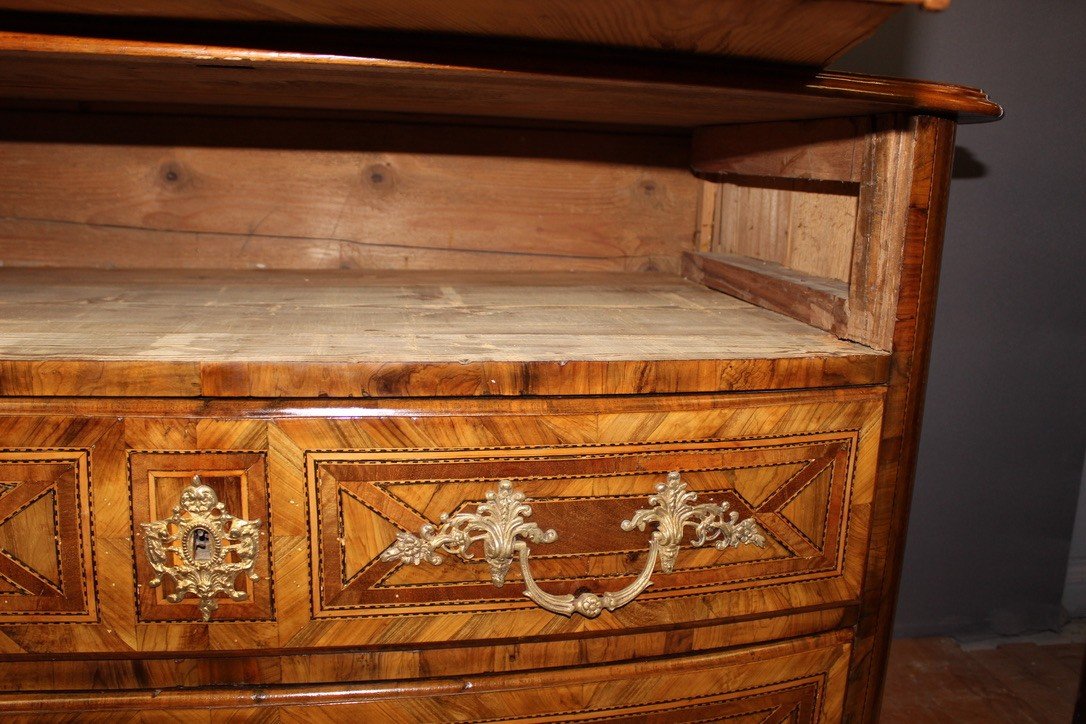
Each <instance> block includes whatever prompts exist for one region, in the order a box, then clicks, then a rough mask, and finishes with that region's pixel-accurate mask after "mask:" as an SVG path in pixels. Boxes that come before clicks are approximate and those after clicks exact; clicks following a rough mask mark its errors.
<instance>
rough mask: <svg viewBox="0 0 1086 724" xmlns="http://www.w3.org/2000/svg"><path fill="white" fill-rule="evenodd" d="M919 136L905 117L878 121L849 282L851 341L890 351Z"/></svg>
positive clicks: (868, 160)
mask: <svg viewBox="0 0 1086 724" xmlns="http://www.w3.org/2000/svg"><path fill="white" fill-rule="evenodd" d="M913 145H914V131H912V130H911V129H910V128H909V121H908V120H906V119H905V118H904V117H901V116H884V117H880V118H878V119H877V120H876V125H875V133H873V134H872V135H871V137H870V138H869V140H868V150H867V154H866V158H865V161H864V172H863V182H862V183H861V184H860V197H859V212H858V214H857V223H856V238H855V241H854V242H853V245H852V250H853V251H852V271H851V273H850V277H849V298H848V333H847V335H845V336H846V337H847V338H848V339H854V340H857V341H862V342H865V343H868V344H871V345H873V346H875V347H878V348H879V349H890V347H891V344H892V343H893V336H894V324H895V322H896V321H897V306H898V295H897V291H898V287H899V284H900V281H901V264H902V255H903V254H904V249H905V241H906V238H905V230H906V225H907V223H908V219H909V200H910V193H911V189H912V186H911V185H912V184H914V183H916V181H915V179H914V170H913Z"/></svg>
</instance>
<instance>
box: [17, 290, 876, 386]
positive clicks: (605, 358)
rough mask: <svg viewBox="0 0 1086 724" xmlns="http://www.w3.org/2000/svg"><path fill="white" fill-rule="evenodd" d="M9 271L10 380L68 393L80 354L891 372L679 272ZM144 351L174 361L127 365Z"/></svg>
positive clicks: (173, 375)
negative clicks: (710, 288) (693, 280)
mask: <svg viewBox="0 0 1086 724" xmlns="http://www.w3.org/2000/svg"><path fill="white" fill-rule="evenodd" d="M0 279H2V282H3V283H2V284H0V310H2V313H0V359H2V360H3V363H2V364H0V390H2V391H3V392H4V393H5V394H9V395H14V394H62V392H61V390H68V389H71V387H72V386H73V385H75V386H76V388H78V386H79V384H80V378H79V376H78V374H79V373H80V372H81V371H82V372H85V374H86V375H87V376H88V377H90V378H91V381H92V383H93V384H94V389H95V392H96V393H97V394H121V395H136V394H155V393H154V392H153V390H154V389H156V388H157V386H158V385H159V383H162V385H163V386H164V387H166V388H168V389H171V390H176V391H178V392H181V391H183V390H185V389H189V390H190V394H191V393H192V391H193V390H199V391H200V392H201V393H203V394H215V395H225V396H273V397H278V396H283V395H286V396H304V395H310V394H312V395H323V394H328V395H340V396H358V395H382V396H388V395H397V394H400V395H410V396H425V395H442V396H445V395H454V394H489V395H494V394H499V395H503V394H524V393H525V392H527V391H528V390H532V391H533V392H536V393H544V391H549V392H551V393H560V394H612V393H618V392H621V391H626V392H635V391H647V390H648V389H651V390H653V391H658V392H663V391H667V390H668V389H670V388H678V389H681V390H683V391H697V390H705V388H706V387H708V388H710V389H712V390H715V389H717V388H719V387H721V386H726V387H728V388H729V389H758V388H759V387H761V386H763V385H767V386H769V388H776V387H779V386H785V385H788V386H799V385H800V384H803V385H807V384H810V385H818V384H820V381H821V384H839V383H842V382H845V381H852V382H861V383H870V382H877V381H879V379H880V377H881V376H882V375H884V374H885V369H884V368H883V367H884V366H883V365H882V360H884V359H885V355H882V354H878V353H874V352H872V351H871V350H870V349H868V348H866V347H863V346H861V345H857V344H854V343H851V342H842V341H841V340H839V339H837V338H836V337H834V336H833V335H830V334H826V333H825V332H822V331H819V330H817V329H814V328H813V327H810V326H808V325H805V324H802V323H800V322H797V321H794V320H791V319H788V318H787V317H784V316H782V315H778V314H775V313H773V312H770V311H767V310H764V309H761V308H758V307H755V306H753V305H750V304H747V303H745V302H742V301H740V300H738V299H734V298H731V297H728V296H725V295H721V294H717V293H715V292H712V291H710V290H707V289H705V288H704V287H701V286H698V285H696V284H694V283H692V282H689V281H686V280H683V279H681V278H680V277H678V276H675V275H669V274H644V273H642V274H627V273H623V274H614V273H612V274H587V273H552V274H546V275H543V274H517V273H505V274H501V273H490V274H484V273H474V274H472V273H466V272H460V273H452V272H437V271H433V272H381V273H369V274H362V273H359V272H335V271H325V272H286V271H280V272H271V271H265V272H238V271H217V272H210V271H204V272H197V271H189V272H186V271H178V270H172V271H169V272H167V271H103V270H44V269H3V270H0ZM69 361H71V362H72V364H71V365H70V366H69V365H68V362H69ZM95 363H97V364H98V365H99V367H98V368H94V367H92V366H89V365H93V364H95ZM43 365H44V367H43ZM148 366H150V369H152V370H158V369H159V366H160V367H161V369H162V370H164V371H163V372H162V374H161V375H158V376H152V377H150V378H149V379H148V380H143V379H142V378H131V377H128V378H126V377H125V376H124V375H123V374H122V373H121V372H119V371H117V370H141V369H144V370H145V369H148ZM96 369H98V370H99V371H101V370H104V371H106V372H109V371H110V370H113V371H112V372H109V373H108V374H106V375H105V376H104V377H101V378H97V377H95V376H94V373H95V370H96ZM605 373H611V374H605ZM192 374H195V375H197V377H196V378H195V379H191V378H187V377H186V375H192ZM794 375H798V377H797V376H794ZM841 375H843V377H842V376H841ZM96 379H98V380H100V381H98V382H93V381H94V380H96ZM175 381H177V382H182V383H186V384H189V385H192V387H188V388H186V387H185V386H183V385H177V386H175V385H173V382H175ZM801 381H802V382H801ZM58 385H59V386H58ZM110 385H115V386H113V387H110ZM762 388H763V389H764V388H765V387H762ZM50 390H53V391H52V392H50ZM110 390H112V392H110ZM673 391H674V390H673Z"/></svg>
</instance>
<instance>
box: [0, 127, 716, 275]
mask: <svg viewBox="0 0 1086 724" xmlns="http://www.w3.org/2000/svg"><path fill="white" fill-rule="evenodd" d="M6 119H7V120H8V121H10V122H11V123H12V124H13V128H14V129H15V130H14V131H13V133H14V134H16V135H28V136H30V137H37V138H41V139H42V140H40V141H32V140H30V141H28V140H22V139H20V140H19V141H8V142H0V263H2V264H3V265H4V266H20V265H46V266H73V265H76V266H88V265H93V266H98V267H104V268H117V267H120V268H126V267H127V268H132V267H154V268H176V267H194V268H223V267H225V268H261V269H263V268H271V269H275V268H295V269H304V268H368V269H373V268H377V269H388V268H393V269H419V268H454V269H479V268H485V269H492V270H500V269H524V270H541V271H542V270H628V271H635V270H645V269H656V270H664V271H677V270H678V256H679V254H680V253H681V250H683V249H685V248H691V245H692V239H693V236H694V232H695V223H696V208H697V204H698V195H699V182H698V181H697V180H696V179H694V178H692V177H691V176H690V174H689V172H687V171H686V170H684V169H683V168H681V167H679V166H678V165H677V163H676V159H677V158H681V157H682V155H683V151H682V150H681V149H682V147H683V142H682V141H681V140H679V139H674V138H670V137H637V136H631V137H627V138H619V139H618V140H615V139H614V138H611V139H608V138H606V137H603V136H602V135H599V134H584V133H580V134H578V133H570V134H562V133H554V132H550V133H548V132H542V131H535V132H533V131H521V132H515V131H496V130H491V129H447V128H441V127H438V128H429V127H425V126H422V127H416V129H415V130H414V138H412V137H411V130H410V129H403V128H400V129H395V128H393V127H389V126H385V125H380V124H349V123H346V124H344V123H339V124H336V123H320V122H316V123H313V125H312V127H308V126H306V124H304V123H290V122H279V123H278V124H275V123H271V124H269V126H270V127H269V128H266V129H260V128H259V126H258V124H255V123H253V122H251V121H245V120H241V121H238V122H236V123H235V124H234V127H233V128H232V129H226V130H221V129H220V130H219V131H214V130H212V129H211V128H210V127H209V125H210V124H208V123H207V121H206V120H201V119H186V118H175V119H172V123H175V124H178V125H179V126H180V129H179V130H176V131H171V129H170V127H169V124H170V123H171V119H164V118H159V119H152V120H150V121H140V120H135V119H132V118H128V119H117V118H106V119H101V118H94V117H91V118H90V119H77V118H73V117H66V116H64V115H63V114H61V115H54V114H18V113H13V114H10V115H8V116H7V117H6ZM23 124H26V125H28V126H39V125H43V124H44V125H45V126H52V132H50V131H49V130H48V129H30V128H28V129H27V130H25V131H20V130H19V128H18V127H19V126H21V125H23ZM63 124H77V125H83V124H89V125H90V126H92V127H93V128H92V129H91V130H83V131H73V132H70V133H67V132H65V131H64V130H63V129H61V128H58V126H60V125H63ZM108 124H117V125H119V128H115V129H113V130H111V131H109V132H107V134H106V135H105V136H104V137H103V138H100V139H95V136H94V131H95V130H98V131H100V130H102V129H103V127H104V126H106V125H108ZM227 125H230V124H227ZM246 132H250V133H251V134H252V136H251V137H250V138H248V139H247V140H246V139H244V136H245V133H246ZM205 133H206V135H202V134H205ZM73 134H74V139H72V136H73ZM303 134H317V135H318V136H323V140H319V141H315V142H314V141H309V140H307V139H305V138H299V136H300V135H303ZM324 134H329V135H324ZM126 136H127V137H129V138H131V140H128V141H126V140H125V138H126ZM329 136H331V137H329ZM66 138H67V139H72V140H71V142H64V143H62V144H58V143H55V142H53V141H54V139H66ZM164 138H165V139H166V143H163V142H162V140H163V139H164ZM173 138H177V139H178V140H180V141H181V142H182V144H184V145H174V144H170V143H169V141H170V140H172V139H173ZM292 138H293V139H294V140H293V142H294V143H296V144H298V147H297V148H289V147H285V144H288V143H291V139H292ZM106 139H108V140H109V142H108V143H103V142H102V141H105V140H106ZM201 139H203V140H201ZM262 141H266V142H267V143H268V145H270V146H272V147H262V146H261V145H260V144H261V142H262ZM337 142H338V143H340V144H342V145H344V146H346V147H347V149H348V150H341V149H337V148H336V143H337ZM235 143H236V144H238V145H239V146H241V147H235V146H232V145H228V144H235ZM592 145H598V148H597V149H595V150H593V149H591V148H589V147H590V146H592ZM313 146H316V147H315V148H314V147H313ZM412 146H414V148H415V149H419V150H415V151H413V150H411V149H412ZM638 146H648V147H649V148H648V149H646V148H640V149H639V148H637V147H638ZM562 147H565V150H559V149H560V148H562ZM355 149H358V150H355ZM548 150H555V151H556V153H557V155H558V157H557V158H542V157H540V155H541V154H545V153H547V152H548ZM503 151H504V152H507V153H510V154H517V155H516V157H512V158H509V157H499V156H497V155H495V154H497V153H501V152H503ZM578 156H587V157H588V160H582V159H581V158H578ZM672 164H674V165H672Z"/></svg>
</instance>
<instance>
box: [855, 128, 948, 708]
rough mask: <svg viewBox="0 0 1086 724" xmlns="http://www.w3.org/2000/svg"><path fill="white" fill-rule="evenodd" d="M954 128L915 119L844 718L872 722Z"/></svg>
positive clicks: (897, 563) (897, 568) (904, 513)
mask: <svg viewBox="0 0 1086 724" xmlns="http://www.w3.org/2000/svg"><path fill="white" fill-rule="evenodd" d="M954 132H955V124H954V123H953V122H951V121H948V120H945V119H940V118H933V117H927V116H922V117H918V118H915V119H913V121H912V133H913V136H914V144H913V155H912V183H911V191H910V194H909V208H908V218H907V222H906V226H905V248H904V259H903V263H902V267H901V290H900V293H899V296H898V303H897V324H896V326H895V327H894V338H893V353H892V355H893V356H892V365H891V378H890V389H889V392H888V395H887V400H886V409H885V416H884V417H883V429H882V443H881V448H880V452H879V472H878V483H877V486H876V495H875V502H874V517H873V520H872V523H873V525H872V532H871V542H870V548H869V550H868V559H867V578H866V583H865V586H864V593H863V601H862V612H861V618H860V622H859V625H858V627H857V640H856V647H855V649H854V652H853V659H852V671H851V673H850V677H849V678H850V682H851V686H850V689H849V695H848V701H847V706H846V719H847V720H851V721H875V720H876V719H877V718H878V712H879V704H880V699H881V695H882V685H883V679H884V676H885V673H886V656H887V654H888V651H889V645H890V637H891V633H892V627H893V618H894V609H895V605H896V599H897V593H898V588H899V578H900V575H901V563H902V555H903V553H904V550H905V531H906V524H907V521H908V517H909V501H910V497H911V493H912V485H913V475H914V472H915V469H916V452H917V444H918V441H919V438H920V421H921V416H922V412H923V402H924V383H925V379H926V376H927V367H928V357H929V352H930V343H931V328H932V322H933V319H934V312H935V296H936V287H937V284H938V279H939V261H940V256H941V254H942V241H943V230H944V225H945V220H946V202H947V193H948V190H949V185H950V167H951V160H952V157H953V151H954Z"/></svg>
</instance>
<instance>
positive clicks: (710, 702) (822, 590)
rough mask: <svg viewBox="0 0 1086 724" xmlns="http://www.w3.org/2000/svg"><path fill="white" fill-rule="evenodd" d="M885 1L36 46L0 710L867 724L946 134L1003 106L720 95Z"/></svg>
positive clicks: (2, 489) (149, 716)
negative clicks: (641, 21) (805, 32)
mask: <svg viewBox="0 0 1086 724" xmlns="http://www.w3.org/2000/svg"><path fill="white" fill-rule="evenodd" d="M896 4H900V3H857V2H852V0H840V2H836V3H827V8H829V6H830V5H832V6H833V12H829V9H827V10H826V12H827V15H826V16H825V18H826V19H827V22H826V24H825V25H822V26H819V30H818V32H817V33H813V34H810V35H809V37H808V40H809V41H810V42H809V44H808V45H803V44H802V43H800V42H799V40H798V38H799V37H800V36H799V35H798V34H797V33H796V32H795V31H794V30H790V29H789V28H793V27H797V26H795V24H796V23H799V24H800V25H803V24H804V22H805V21H804V20H803V18H804V17H805V16H804V13H808V12H810V8H809V7H807V4H803V3H800V4H795V3H786V2H771V3H764V4H762V5H760V6H759V7H760V10H759V11H758V13H753V12H752V11H750V7H749V4H744V3H741V2H730V3H729V2H721V3H719V4H718V5H714V4H712V3H709V4H704V7H702V6H701V5H698V6H697V7H694V6H691V8H690V9H689V13H690V15H689V17H688V20H690V21H691V22H693V21H694V20H697V21H698V22H699V23H701V25H698V23H694V25H698V27H699V28H700V30H698V31H697V32H694V30H692V29H691V28H693V25H691V26H690V28H688V29H687V30H686V31H680V30H679V29H677V28H678V27H679V26H675V25H674V24H673V23H672V21H671V20H668V17H670V16H668V15H667V12H670V9H669V8H670V6H668V8H664V9H663V10H661V11H660V12H662V13H663V15H660V16H658V17H652V16H645V22H646V23H649V24H650V25H651V24H652V23H656V24H657V30H658V31H659V32H655V33H654V32H647V31H646V32H641V31H640V30H637V28H636V27H635V26H625V25H623V24H622V23H619V22H618V21H617V20H613V21H612V22H609V23H603V24H599V25H596V24H593V23H590V22H588V21H589V20H591V19H592V18H597V19H598V18H599V15H598V14H599V13H602V12H603V9H602V6H597V4H595V3H584V4H579V5H578V6H577V7H572V6H571V7H565V6H561V7H559V6H558V5H556V6H555V7H554V8H550V9H549V11H548V12H554V13H558V15H557V16H550V15H547V14H546V13H543V14H541V15H538V16H530V17H529V16H516V17H513V16H510V17H509V18H505V19H502V17H499V16H495V15H486V14H478V13H480V10H479V8H475V9H474V10H471V12H469V10H470V9H468V10H465V15H463V16H462V17H463V18H468V19H471V18H473V17H474V18H475V21H473V22H476V25H473V26H472V29H473V32H475V33H477V34H489V35H491V36H506V37H508V36H519V37H522V38H533V39H532V40H522V41H519V43H517V44H510V43H509V41H507V40H495V39H493V38H491V39H490V40H489V41H487V42H486V43H481V42H478V41H475V42H466V41H464V40H463V39H458V38H454V37H450V36H448V35H434V34H433V33H435V32H440V33H458V32H462V31H463V30H464V28H461V27H459V26H456V25H455V23H454V24H453V25H452V26H450V25H449V23H450V22H453V21H452V20H449V19H448V18H446V20H445V21H442V20H441V18H442V17H443V16H442V15H441V14H440V13H436V12H435V13H431V14H426V13H423V12H421V10H422V9H423V8H421V5H420V4H418V3H416V4H415V6H418V7H415V6H412V7H415V10H416V11H419V12H418V13H417V14H416V15H414V16H411V17H413V18H414V20H412V21H411V22H408V20H407V19H406V18H408V17H409V14H404V13H403V12H400V11H399V10H397V9H395V8H392V7H391V6H390V7H387V8H386V7H384V6H382V5H380V4H376V5H372V6H367V7H366V8H365V9H363V8H361V7H353V6H352V8H351V9H350V12H347V11H346V10H344V7H345V6H343V5H336V4H329V5H327V7H325V6H324V5H320V4H318V5H317V6H314V7H311V8H309V9H308V11H307V12H310V13H314V14H315V15H313V17H309V16H306V15H305V14H304V13H302V14H301V15H294V16H291V18H292V21H293V22H294V23H295V24H294V25H292V26H289V27H287V26H279V25H276V23H281V22H283V21H284V18H283V17H279V16H278V15H276V13H278V12H287V11H288V10H290V8H291V7H294V6H292V5H291V4H290V3H285V4H282V7H279V6H276V5H275V4H274V3H273V4H268V5H267V7H264V8H263V10H253V11H252V13H255V15H251V16H250V15H247V14H246V13H248V12H249V11H245V12H242V14H241V15H240V16H237V17H233V16H231V17H225V16H221V15H220V14H221V13H222V12H225V11H223V10H222V9H221V8H218V7H217V6H214V7H213V6H211V5H209V6H208V7H202V6H201V5H200V4H192V5H191V6H190V7H189V8H188V9H187V10H185V11H177V12H181V13H182V15H183V16H184V15H185V13H188V15H187V16H186V17H187V18H188V20H192V21H199V22H198V24H197V25H191V24H189V25H186V24H179V23H178V22H177V18H176V17H174V16H175V15H176V13H175V12H174V11H169V9H168V8H167V7H166V6H163V7H161V8H159V7H157V6H156V5H155V4H154V3H151V4H148V5H147V6H146V7H145V8H142V9H141V10H140V12H139V13H137V14H138V15H140V14H142V15H146V16H147V17H141V18H136V19H133V18H129V19H125V20H120V21H115V22H114V21H109V20H102V19H100V18H96V14H97V13H99V12H100V8H98V7H96V6H95V5H94V4H93V3H85V4H82V5H81V4H79V3H75V4H74V5H73V4H71V3H69V4H67V5H66V6H65V8H64V9H65V10H68V11H71V12H80V13H84V14H85V15H84V16H80V17H78V18H74V19H73V18H72V17H70V16H54V15H50V14H48V13H49V12H51V11H52V10H53V8H51V7H49V6H48V4H47V3H38V4H36V5H40V7H36V8H35V9H36V10H39V11H41V12H40V13H38V14H35V13H30V14H26V13H24V14H21V15H18V14H17V15H13V16H12V19H11V20H10V21H9V22H10V28H9V29H7V30H5V32H3V33H0V96H2V97H3V98H5V99H6V101H5V107H4V110H2V111H0V115H2V116H3V118H4V120H5V123H4V132H3V136H2V137H0V164H2V166H3V168H2V171H3V173H2V174H0V176H2V179H0V186H2V188H0V199H2V201H0V203H2V205H3V214H2V219H0V261H2V264H3V268H0V711H3V712H4V713H5V714H6V715H7V717H8V720H12V721H18V720H20V719H21V720H26V721H36V720H40V719H41V718H42V717H46V718H48V719H54V720H89V721H96V720H103V721H107V720H108V721H117V720H120V721H128V720H133V721H145V720H146V721H157V720H164V721H172V720H182V721H201V720H209V721H220V720H221V721H250V720H252V721H284V722H286V721H325V720H327V721H342V720H344V719H347V718H351V717H356V718H359V719H360V720H362V721H403V722H419V721H601V720H606V721H648V720H660V721H669V722H673V721H690V722H694V721H735V720H739V721H773V722H777V721H796V722H813V721H838V720H850V721H858V720H872V719H874V718H875V717H876V716H877V710H878V698H879V691H880V685H881V676H882V669H883V665H884V660H885V654H886V647H887V642H888V636H889V630H890V623H891V621H892V613H893V600H894V596H895V592H896V581H897V574H898V569H899V566H900V556H901V551H902V532H903V530H904V521H905V520H906V516H907V509H908V498H909V487H910V481H911V475H912V468H913V460H914V456H915V448H916V431H917V425H918V421H919V417H920V409H921V405H922V399H923V378H924V367H925V364H926V359H927V345H928V339H929V336H930V325H931V317H932V305H933V302H934V292H935V283H936V279H937V275H938V262H939V249H940V244H941V233H942V224H943V218H944V214H945V202H946V192H947V185H948V182H949V165H950V159H951V156H952V150H953V136H954V127H955V123H956V122H959V121H975V120H983V119H986V118H994V117H997V116H998V114H999V113H1000V110H999V108H998V106H995V105H994V104H992V103H991V102H990V101H988V100H987V99H986V98H985V97H984V95H983V94H982V93H980V92H979V91H973V90H970V89H965V88H958V87H952V86H939V85H934V84H927V83H914V82H908V81H888V80H884V79H870V78H863V77H859V76H847V75H840V74H832V73H824V72H823V73H819V72H817V71H813V70H809V69H807V68H802V67H798V66H797V67H784V66H761V65H748V64H745V63H746V61H743V62H738V61H736V60H734V58H732V59H726V60H720V59H718V58H714V57H710V55H709V54H720V55H729V56H742V57H746V58H755V59H759V60H774V61H783V62H792V63H821V62H824V61H826V60H828V59H829V57H831V56H832V54H833V53H834V52H837V51H839V50H840V49H841V48H843V47H847V46H848V45H849V44H850V43H851V42H854V41H855V40H857V39H859V38H861V37H863V36H864V35H865V34H866V33H868V32H870V29H871V28H873V27H874V25H875V24H877V22H878V21H880V20H881V19H882V18H883V17H884V16H885V15H887V14H889V12H891V11H892V10H895V9H896V8H894V7H893V6H894V5H896ZM0 5H3V3H0ZM84 5H85V7H84ZM408 5H410V4H408ZM536 5H538V6H539V7H538V8H536V9H540V8H542V7H543V4H536ZM695 5H696V4H695ZM69 6H70V7H69ZM273 6H274V7H273ZM533 7H535V6H533ZM706 8H709V10H707V9H706ZM742 8H746V9H745V10H743V12H742V13H741V12H740V9H742ZM544 9H545V8H544ZM430 10H433V9H432V8H431V9H430ZM710 10H711V11H712V12H710ZM294 11H297V12H301V10H299V8H298V7H294ZM340 11H343V13H346V14H342V13H341V14H338V15H337V13H340ZM665 11H666V12H665ZM239 12H241V11H239ZM262 12H263V13H267V14H268V15H267V16H262V15H260V13H262ZM291 12H293V11H291ZM472 12H475V13H477V14H476V15H472V14H471V13H472ZM631 12H633V13H635V16H637V17H640V15H636V14H637V13H643V12H646V9H645V7H643V6H641V5H640V4H638V3H634V4H633V5H632V6H631ZM322 13H323V14H322ZM381 13H385V15H381ZM398 13H399V14H398ZM705 13H709V14H707V15H706V14H705ZM713 13H718V14H719V17H717V16H716V15H713ZM743 13H746V14H743ZM763 14H764V17H763ZM458 17H461V16H458ZM503 17H504V16H503ZM554 17H561V18H565V19H566V20H568V21H569V24H568V25H563V24H562V23H554V22H552V21H553V19H554ZM420 18H421V19H420ZM518 18H519V19H518ZM532 18H534V19H532ZM714 18H715V19H714ZM423 20H425V21H426V22H424V23H423ZM575 20H576V21H577V22H574V21H575ZM672 20H674V19H672ZM226 21H231V22H226ZM239 21H240V22H239ZM253 21H266V22H270V23H272V24H271V25H268V26H266V27H264V31H263V32H262V33H256V31H255V30H254V28H255V27H257V26H253V25H249V24H248V23H251V22H253ZM513 21H517V22H513ZM831 21H832V22H831ZM419 23H422V24H421V25H420V24H419ZM442 23H444V24H442ZM509 23H513V24H512V25H509ZM517 23H519V24H517ZM669 23H671V24H669ZM721 24H723V25H724V26H726V27H728V28H730V29H731V32H729V33H724V34H722V35H721V34H719V33H717V34H715V35H714V34H713V33H712V32H710V31H711V29H713V28H718V26H720V25H721ZM329 25H338V26H340V27H339V28H338V29H336V28H331V27H327V26H329ZM315 26H321V27H315ZM347 26H356V29H355V30H351V31H349V32H348V31H346V30H345V28H346V27H347ZM357 28H361V29H357ZM593 28H596V30H593ZM608 28H610V30H608ZM623 28H625V30H622V29H623ZM667 28H670V30H668V31H667V32H669V33H671V35H668V34H667V33H665V32H664V30H665V29H667ZM375 29H376V30H375ZM770 29H774V30H773V32H770ZM77 30H78V34H76V31H77ZM620 30H622V32H621V33H619V31H620ZM401 31H411V32H412V33H414V34H412V35H403V34H400V33H401ZM420 31H426V32H428V33H430V34H428V35H420V34H418V33H419V32H420ZM612 31H613V32H615V33H619V35H617V36H614V37H612ZM601 33H602V35H601ZM661 33H663V34H661ZM684 33H685V34H684ZM760 33H768V35H766V36H765V39H764V40H763V41H760V42H754V41H753V40H751V39H752V38H755V37H759V34H760ZM713 38H715V39H716V40H713ZM407 40H410V42H406V41H407ZM544 41H545V42H544ZM554 41H563V42H566V43H569V42H573V43H594V44H600V43H603V44H606V45H609V46H641V47H642V48H654V49H655V50H656V51H660V50H661V49H664V50H669V49H670V50H676V49H677V50H682V51H696V52H699V53H702V55H699V56H695V55H679V54H668V53H664V54H649V51H647V50H640V51H637V50H628V49H626V50H615V49H610V50H602V49H600V48H599V47H587V46H584V45H563V46H556V45H552V44H550V43H552V42H554ZM710 41H712V42H710ZM706 43H708V44H709V45H705V44H706Z"/></svg>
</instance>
